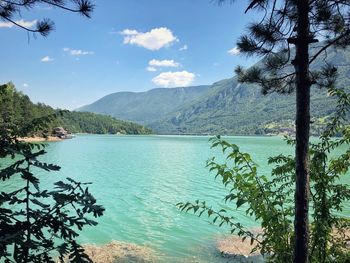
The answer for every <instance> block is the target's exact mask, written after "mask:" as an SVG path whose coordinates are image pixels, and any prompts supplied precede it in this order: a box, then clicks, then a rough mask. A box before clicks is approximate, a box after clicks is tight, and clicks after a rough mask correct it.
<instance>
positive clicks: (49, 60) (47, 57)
mask: <svg viewBox="0 0 350 263" xmlns="http://www.w3.org/2000/svg"><path fill="white" fill-rule="evenodd" d="M40 61H41V62H51V61H53V58H50V57H49V56H45V57H43V58H42V59H40Z"/></svg>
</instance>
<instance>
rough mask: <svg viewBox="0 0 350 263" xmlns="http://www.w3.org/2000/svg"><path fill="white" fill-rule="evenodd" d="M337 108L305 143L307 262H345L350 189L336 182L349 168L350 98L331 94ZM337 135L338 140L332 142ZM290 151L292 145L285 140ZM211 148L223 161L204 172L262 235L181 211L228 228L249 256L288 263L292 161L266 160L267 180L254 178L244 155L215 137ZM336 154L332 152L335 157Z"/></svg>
mask: <svg viewBox="0 0 350 263" xmlns="http://www.w3.org/2000/svg"><path fill="white" fill-rule="evenodd" d="M329 94H330V95H331V96H333V97H334V98H335V99H336V100H337V102H338V106H337V109H336V112H335V113H334V114H333V115H332V117H331V118H330V119H329V120H328V124H327V127H326V129H324V130H323V133H322V135H321V136H320V138H319V140H317V141H316V142H313V143H310V179H311V185H310V193H311V196H312V199H311V203H310V205H311V207H312V209H311V210H312V214H311V217H312V223H311V231H310V236H311V238H310V241H309V246H310V255H309V258H310V261H311V262H321V263H323V262H348V261H346V260H349V259H350V256H349V255H348V254H347V253H348V252H347V249H348V247H347V241H348V240H349V238H350V237H349V230H350V221H349V219H347V218H344V217H342V216H340V213H339V212H341V211H342V209H343V205H344V203H346V202H348V201H349V200H350V189H349V188H348V187H347V185H345V184H342V183H341V181H340V180H341V176H342V175H344V174H346V173H347V172H348V170H349V167H350V148H349V145H350V127H349V124H348V122H347V118H346V114H347V112H348V111H349V107H350V96H349V95H348V94H347V93H346V92H345V91H344V90H342V89H335V88H330V90H329ZM337 133H341V134H342V137H340V138H336V139H335V138H334V137H333V136H334V135H336V134H337ZM286 140H287V143H289V144H292V145H294V143H295V141H294V139H291V138H287V139H286ZM211 141H212V147H219V148H220V149H221V150H222V152H223V154H224V156H225V157H226V161H225V162H224V163H222V162H219V161H217V160H216V159H215V158H212V159H210V160H208V162H207V167H208V168H209V170H210V171H213V172H214V173H215V177H216V178H220V179H221V180H222V183H223V184H224V185H225V187H226V188H227V189H228V194H227V195H226V196H225V197H224V200H225V202H227V203H230V204H231V205H232V206H233V207H234V208H236V209H243V210H244V211H245V213H246V214H247V215H249V216H250V217H252V218H253V219H254V220H256V221H257V222H259V223H260V224H261V228H262V230H261V233H258V234H256V233H254V232H253V231H251V230H249V229H247V228H246V227H245V226H244V223H243V222H239V221H238V220H237V218H235V216H234V215H231V214H229V212H228V211H226V210H220V211H217V210H215V209H214V208H212V207H211V206H209V205H208V204H207V203H206V202H203V201H199V200H197V201H196V202H194V203H189V202H187V203H179V204H178V207H179V208H180V209H181V210H182V211H193V212H194V213H195V214H198V215H199V216H201V215H205V214H206V215H208V216H209V217H211V218H212V219H213V222H214V223H218V224H219V225H220V226H221V225H223V224H227V225H228V226H229V227H230V228H231V233H232V234H237V235H239V236H240V237H242V239H243V240H245V239H250V241H251V242H252V244H253V243H254V245H255V247H254V251H256V250H257V251H260V252H261V253H262V254H263V255H264V256H266V258H267V259H268V260H269V261H272V262H291V261H292V259H293V255H292V251H293V235H294V229H293V216H294V205H293V200H294V191H293V185H294V184H295V171H294V168H295V159H294V157H293V156H289V155H287V156H286V155H283V154H281V155H278V156H275V157H270V158H269V159H268V163H269V164H270V165H272V166H273V169H272V173H271V176H266V175H262V174H260V173H259V172H258V166H257V164H256V163H255V162H254V161H253V160H252V158H251V156H250V155H249V154H248V153H243V152H241V151H240V150H239V147H238V146H237V145H235V144H230V143H228V142H227V141H224V140H222V139H221V138H220V137H216V138H213V139H211ZM335 150H337V151H335ZM340 152H341V153H340Z"/></svg>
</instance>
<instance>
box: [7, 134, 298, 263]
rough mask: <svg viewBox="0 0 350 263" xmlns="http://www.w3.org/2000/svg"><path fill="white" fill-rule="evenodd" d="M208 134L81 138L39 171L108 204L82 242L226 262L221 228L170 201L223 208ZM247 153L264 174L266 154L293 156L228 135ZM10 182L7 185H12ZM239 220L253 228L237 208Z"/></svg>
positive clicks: (262, 140)
mask: <svg viewBox="0 0 350 263" xmlns="http://www.w3.org/2000/svg"><path fill="white" fill-rule="evenodd" d="M208 139H209V137H191V136H112V135H79V136H77V137H76V138H74V139H72V140H65V141H62V142H58V143H50V144H49V145H48V148H47V151H48V154H47V155H46V156H45V157H44V159H45V161H47V162H51V163H55V164H58V165H60V166H61V167H62V169H61V171H60V172H58V173H53V172H52V173H43V174H42V175H41V176H40V179H41V181H42V183H43V184H44V185H45V186H47V187H49V186H51V185H52V184H53V182H55V181H58V180H62V179H63V178H65V177H71V178H74V179H76V180H78V181H85V182H93V185H92V186H91V187H90V189H91V192H92V193H93V194H94V195H95V196H96V198H97V199H98V201H99V203H100V204H102V205H103V206H104V207H105V208H106V213H105V215H104V216H103V217H102V218H100V219H99V225H98V226H97V227H93V228H92V227H91V228H86V229H85V231H83V232H82V234H81V242H82V243H95V244H105V243H108V242H110V241H112V240H118V241H125V242H132V243H136V244H139V245H146V246H149V247H151V248H152V249H154V250H155V251H156V252H157V256H158V258H159V262H226V261H225V260H223V259H221V258H220V255H219V254H218V253H217V251H216V250H215V241H216V240H217V239H218V238H220V237H222V236H223V235H224V234H227V233H228V232H229V230H228V229H227V228H225V227H223V228H219V227H217V226H214V225H212V224H210V222H209V220H208V219H207V218H206V217H203V218H198V217H196V216H194V215H191V214H186V213H180V212H179V210H178V209H177V208H176V206H175V204H176V203H178V202H184V201H195V200H196V199H201V200H206V201H208V203H210V204H212V205H214V206H217V207H218V206H222V205H223V206H224V202H223V201H222V198H223V196H224V193H225V192H223V191H224V189H223V186H222V185H221V183H220V182H219V181H215V179H214V178H213V176H210V175H209V173H208V171H207V169H206V168H205V162H206V160H207V159H208V158H210V157H211V156H213V154H215V151H214V150H212V149H210V143H209V142H208ZM227 139H228V140H229V141H231V142H233V143H236V144H238V145H239V146H240V147H241V148H242V150H244V151H247V152H249V153H251V154H252V156H253V158H254V160H255V161H256V162H257V163H258V164H259V169H260V172H263V173H268V171H269V167H268V166H267V160H266V157H267V156H272V155H277V154H279V153H282V152H283V153H292V152H293V149H292V148H290V147H289V146H286V145H285V143H284V142H283V141H282V139H281V138H279V137H229V138H227ZM14 184H15V183H14V182H13V181H12V182H11V185H8V186H9V187H13V186H14ZM234 213H235V214H236V215H237V218H238V219H239V220H240V221H243V222H245V223H246V225H248V226H252V227H254V226H256V223H255V222H253V221H251V220H250V219H249V218H247V217H246V216H245V214H244V213H243V212H241V211H234Z"/></svg>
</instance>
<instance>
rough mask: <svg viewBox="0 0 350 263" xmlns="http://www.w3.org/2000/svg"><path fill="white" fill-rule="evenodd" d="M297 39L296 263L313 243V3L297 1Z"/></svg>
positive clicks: (304, 259)
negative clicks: (310, 74) (311, 144)
mask: <svg viewBox="0 0 350 263" xmlns="http://www.w3.org/2000/svg"><path fill="white" fill-rule="evenodd" d="M297 13H298V21H297V38H296V43H295V44H296V55H295V60H294V67H295V71H296V120H295V124H296V146H295V161H296V166H295V170H296V189H295V219H294V231H295V238H294V262H295V263H307V262H308V241H309V221H308V212H309V167H308V164H309V135H310V86H311V84H310V78H309V43H310V35H309V27H310V25H309V1H308V0H298V1H297Z"/></svg>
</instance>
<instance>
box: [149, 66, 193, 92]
mask: <svg viewBox="0 0 350 263" xmlns="http://www.w3.org/2000/svg"><path fill="white" fill-rule="evenodd" d="M195 78H196V75H195V74H193V73H190V72H188V71H185V70H184V71H178V72H163V73H160V74H159V75H158V76H156V77H155V78H153V79H152V81H153V83H154V84H156V85H157V86H159V87H164V88H171V87H187V86H189V85H190V84H191V83H192V82H193V81H194V80H195Z"/></svg>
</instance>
